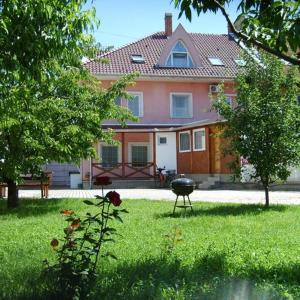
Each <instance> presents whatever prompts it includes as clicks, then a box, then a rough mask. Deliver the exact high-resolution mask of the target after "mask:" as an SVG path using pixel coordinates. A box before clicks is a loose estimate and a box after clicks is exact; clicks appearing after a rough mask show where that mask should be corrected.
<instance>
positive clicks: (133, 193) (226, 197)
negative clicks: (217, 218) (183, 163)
mask: <svg viewBox="0 0 300 300" xmlns="http://www.w3.org/2000/svg"><path fill="white" fill-rule="evenodd" d="M107 191H109V190H104V192H107ZM116 191H117V192H118V193H120V195H121V198H123V199H128V198H130V199H149V200H172V201H174V200H175V198H176V197H175V195H174V194H173V192H172V191H171V190H166V189H116ZM40 195H41V194H40V191H39V190H21V191H20V197H22V198H39V197H40ZM95 195H101V190H99V189H97V190H96V189H94V190H71V189H65V190H59V189H55V190H52V189H50V190H49V198H93V197H94V196H95ZM190 199H191V200H192V201H203V202H227V203H264V192H263V191H235V190H234V191H233V190H207V191H204V190H195V191H194V192H193V193H192V194H191V195H190ZM270 203H271V204H299V205H300V192H281V191H280V192H279V191H274V192H273V191H272V192H270Z"/></svg>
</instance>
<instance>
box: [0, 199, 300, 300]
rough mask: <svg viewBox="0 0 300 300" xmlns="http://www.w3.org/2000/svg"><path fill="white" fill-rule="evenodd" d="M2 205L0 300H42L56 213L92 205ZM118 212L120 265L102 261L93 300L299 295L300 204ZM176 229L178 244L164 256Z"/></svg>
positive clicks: (144, 204) (154, 204) (136, 206)
mask: <svg viewBox="0 0 300 300" xmlns="http://www.w3.org/2000/svg"><path fill="white" fill-rule="evenodd" d="M5 204H6V203H5V202H4V201H0V262H1V263H0V290H1V291H0V298H1V299H16V298H20V299H39V298H43V299H46V298H47V295H48V294H47V291H46V287H45V285H44V284H43V281H42V280H41V278H40V273H41V269H42V261H43V259H45V258H48V259H50V260H53V259H54V258H55V255H54V252H53V250H52V249H51V247H50V245H49V243H50V241H51V239H52V238H54V237H57V238H61V237H62V236H63V232H62V228H63V227H64V226H65V222H64V220H63V218H62V217H61V215H60V213H59V211H60V210H61V209H64V208H70V209H73V210H75V211H76V212H77V213H80V214H82V215H83V214H84V212H85V211H87V210H90V209H91V208H90V207H89V206H86V205H85V204H83V203H82V201H81V200H77V199H76V200H74V199H73V200H71V199H66V200H53V199H49V200H23V201H22V203H21V207H20V208H19V209H17V210H13V211H7V210H6V208H5ZM122 208H126V209H127V210H128V211H129V212H130V213H129V214H126V215H123V219H124V223H123V224H121V223H115V224H114V226H115V227H116V228H117V230H118V232H119V233H120V234H121V235H122V236H120V237H118V238H117V243H115V244H110V245H108V244H107V245H106V247H109V248H110V250H111V251H112V252H114V253H115V254H116V255H117V257H118V260H117V261H114V260H104V261H102V263H100V266H99V272H100V276H99V278H98V282H97V285H96V291H95V294H94V298H95V299H234V298H233V295H239V296H240V298H235V299H243V300H247V299H300V287H299V285H300V218H299V215H300V206H289V207H288V206H272V207H271V208H270V209H268V210H265V209H264V208H263V207H262V206H258V205H228V204H207V203H194V213H193V214H189V213H187V215H186V216H184V215H180V214H176V215H175V217H173V216H172V215H171V212H172V208H173V202H163V201H147V200H125V201H124V202H123V203H122ZM178 211H179V209H178ZM175 228H177V229H178V230H181V231H182V238H183V240H182V241H181V242H179V243H177V244H175V245H174V248H173V250H172V251H171V252H168V251H167V244H168V241H167V238H166V237H165V236H166V235H167V234H169V235H170V234H171V235H172V232H174V230H175ZM169 244H170V243H169ZM247 297H248V298H247ZM264 297H265V298H264Z"/></svg>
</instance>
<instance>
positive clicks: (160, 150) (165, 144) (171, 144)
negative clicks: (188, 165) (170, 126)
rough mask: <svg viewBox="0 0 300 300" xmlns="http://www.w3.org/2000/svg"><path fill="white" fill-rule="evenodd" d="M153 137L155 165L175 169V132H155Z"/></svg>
mask: <svg viewBox="0 0 300 300" xmlns="http://www.w3.org/2000/svg"><path fill="white" fill-rule="evenodd" d="M155 137H156V165H157V167H159V168H163V167H166V170H175V171H177V160H176V132H157V133H156V134H155Z"/></svg>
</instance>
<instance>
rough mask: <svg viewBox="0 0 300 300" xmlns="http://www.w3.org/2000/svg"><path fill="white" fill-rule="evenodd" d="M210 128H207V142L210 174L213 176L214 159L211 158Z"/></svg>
mask: <svg viewBox="0 0 300 300" xmlns="http://www.w3.org/2000/svg"><path fill="white" fill-rule="evenodd" d="M210 132H211V130H210V127H207V128H205V139H206V141H207V153H208V173H209V174H211V164H212V161H211V159H212V157H211V153H210V152H211V145H210V144H211V139H210Z"/></svg>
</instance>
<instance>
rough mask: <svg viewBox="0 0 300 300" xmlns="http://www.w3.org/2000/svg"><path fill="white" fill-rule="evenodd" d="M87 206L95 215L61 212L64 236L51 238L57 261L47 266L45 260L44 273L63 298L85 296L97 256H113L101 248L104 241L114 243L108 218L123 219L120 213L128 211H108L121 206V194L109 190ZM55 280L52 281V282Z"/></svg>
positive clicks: (94, 272) (92, 275) (88, 289)
mask: <svg viewBox="0 0 300 300" xmlns="http://www.w3.org/2000/svg"><path fill="white" fill-rule="evenodd" d="M83 202H84V203H85V204H86V205H89V206H94V207H96V209H97V212H96V214H94V215H92V214H91V213H89V212H88V213H86V216H85V217H84V218H83V219H81V218H80V217H79V216H78V215H76V214H75V212H74V211H72V210H69V209H65V210H63V211H61V214H62V215H63V216H64V217H65V219H66V221H67V222H68V225H67V226H66V227H65V228H64V234H65V235H64V238H63V239H62V240H61V241H59V240H58V239H56V238H54V239H52V241H51V242H50V245H51V247H52V248H53V250H55V251H56V253H57V262H56V263H55V264H53V265H50V264H49V262H48V261H47V260H45V262H44V263H45V274H47V275H48V279H50V281H51V282H50V283H51V286H54V287H56V291H55V293H56V294H57V295H55V296H59V297H62V298H63V299H80V298H86V296H88V294H89V292H90V291H91V287H92V284H93V282H95V281H94V280H93V279H94V278H95V276H96V266H97V263H98V260H99V258H100V257H111V258H114V259H116V256H115V255H114V254H112V253H111V252H109V251H106V252H104V251H103V247H102V246H103V244H104V243H106V242H114V239H113V236H114V235H115V234H116V229H114V228H112V227H109V226H108V221H109V220H112V219H116V220H118V221H121V222H122V219H121V217H120V213H127V211H126V210H125V209H113V210H112V211H111V210H110V206H111V204H112V205H113V206H116V207H117V206H120V204H121V203H122V200H121V199H120V195H119V194H118V193H117V192H115V191H111V192H108V193H107V194H106V195H105V196H104V197H103V196H96V201H91V200H84V201H83ZM53 281H54V282H53Z"/></svg>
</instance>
